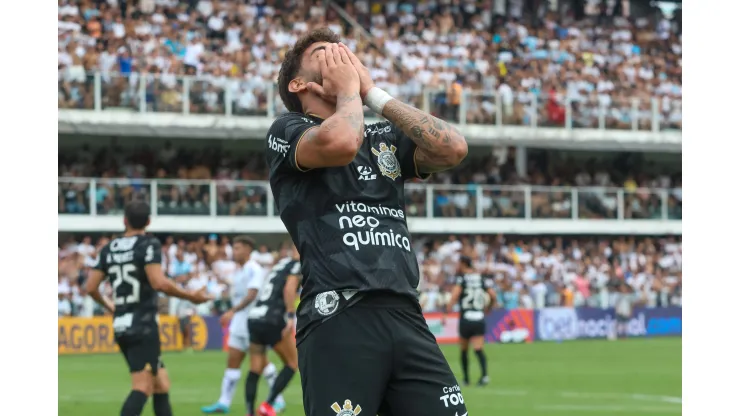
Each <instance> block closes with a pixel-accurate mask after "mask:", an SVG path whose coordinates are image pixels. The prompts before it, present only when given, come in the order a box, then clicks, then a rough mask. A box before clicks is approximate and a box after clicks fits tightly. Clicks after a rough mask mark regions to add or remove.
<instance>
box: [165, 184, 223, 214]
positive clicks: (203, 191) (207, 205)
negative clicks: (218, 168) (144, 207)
mask: <svg viewBox="0 0 740 416" xmlns="http://www.w3.org/2000/svg"><path fill="white" fill-rule="evenodd" d="M156 187H157V193H156V195H157V214H158V215H210V214H211V196H210V183H209V182H207V181H185V180H176V181H157V186H156Z"/></svg>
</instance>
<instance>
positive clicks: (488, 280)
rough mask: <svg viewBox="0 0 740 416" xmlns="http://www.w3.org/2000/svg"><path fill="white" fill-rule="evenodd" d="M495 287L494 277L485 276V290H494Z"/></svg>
mask: <svg viewBox="0 0 740 416" xmlns="http://www.w3.org/2000/svg"><path fill="white" fill-rule="evenodd" d="M494 286H495V285H494V284H493V277H492V276H483V288H484V289H486V290H488V289H493V288H494Z"/></svg>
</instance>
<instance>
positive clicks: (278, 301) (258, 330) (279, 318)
mask: <svg viewBox="0 0 740 416" xmlns="http://www.w3.org/2000/svg"><path fill="white" fill-rule="evenodd" d="M300 260H301V257H300V255H299V254H298V250H297V249H296V248H295V246H293V250H292V256H291V257H286V258H284V259H282V260H280V261H279V262H278V263H277V264H275V266H273V268H272V270H271V271H270V274H268V275H267V278H266V279H265V281H264V283H263V284H262V288H261V289H260V294H259V298H258V299H257V303H256V304H255V305H254V306H253V307H252V309H251V310H250V311H249V340H250V341H249V354H250V370H249V376H247V386H246V392H247V394H246V396H247V400H246V402H247V415H253V414H254V400H255V398H256V397H257V382H258V381H259V377H260V374H262V371H264V369H265V367H266V366H267V347H272V349H273V351H275V352H276V353H277V355H279V356H280V359H281V360H282V361H283V364H284V367H283V369H282V370H281V371H280V374H278V376H277V378H276V379H275V383H274V384H273V385H272V389H270V394H269V395H268V396H267V401H265V402H264V403H262V405H261V406H260V409H259V411H260V415H266V416H275V409H273V404H274V402H275V399H276V398H277V397H278V396H279V395H280V393H282V392H283V390H285V388H286V387H287V386H288V383H289V382H290V380H291V379H292V378H293V375H294V374H295V372H296V370H297V369H298V352H297V351H296V345H295V336H294V334H293V328H294V326H293V323H294V321H295V299H296V296H297V295H298V288H299V287H300V284H301V261H300Z"/></svg>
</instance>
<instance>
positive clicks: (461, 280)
mask: <svg viewBox="0 0 740 416" xmlns="http://www.w3.org/2000/svg"><path fill="white" fill-rule="evenodd" d="M455 284H456V285H458V286H463V285H464V284H465V278H463V277H462V276H455Z"/></svg>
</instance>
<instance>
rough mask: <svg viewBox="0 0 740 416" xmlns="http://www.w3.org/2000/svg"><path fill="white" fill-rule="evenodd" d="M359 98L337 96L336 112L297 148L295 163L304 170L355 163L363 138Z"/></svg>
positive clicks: (362, 116) (310, 133)
mask: <svg viewBox="0 0 740 416" xmlns="http://www.w3.org/2000/svg"><path fill="white" fill-rule="evenodd" d="M364 122H365V117H364V115H363V111H362V99H361V98H360V94H358V93H355V94H350V95H340V96H337V111H336V112H335V113H334V114H333V115H332V116H331V117H329V118H327V119H326V120H324V121H323V122H322V123H321V126H316V127H314V128H311V129H309V130H307V131H306V132H305V133H304V135H303V137H301V139H300V140H299V141H298V143H297V144H296V146H297V147H296V155H295V157H296V162H297V164H298V166H299V167H300V168H301V169H303V170H305V169H314V168H325V167H330V166H345V165H348V164H349V163H351V162H352V161H353V160H354V159H355V155H356V154H357V151H358V150H359V149H360V146H361V145H362V140H363V137H364V132H363V127H364Z"/></svg>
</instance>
